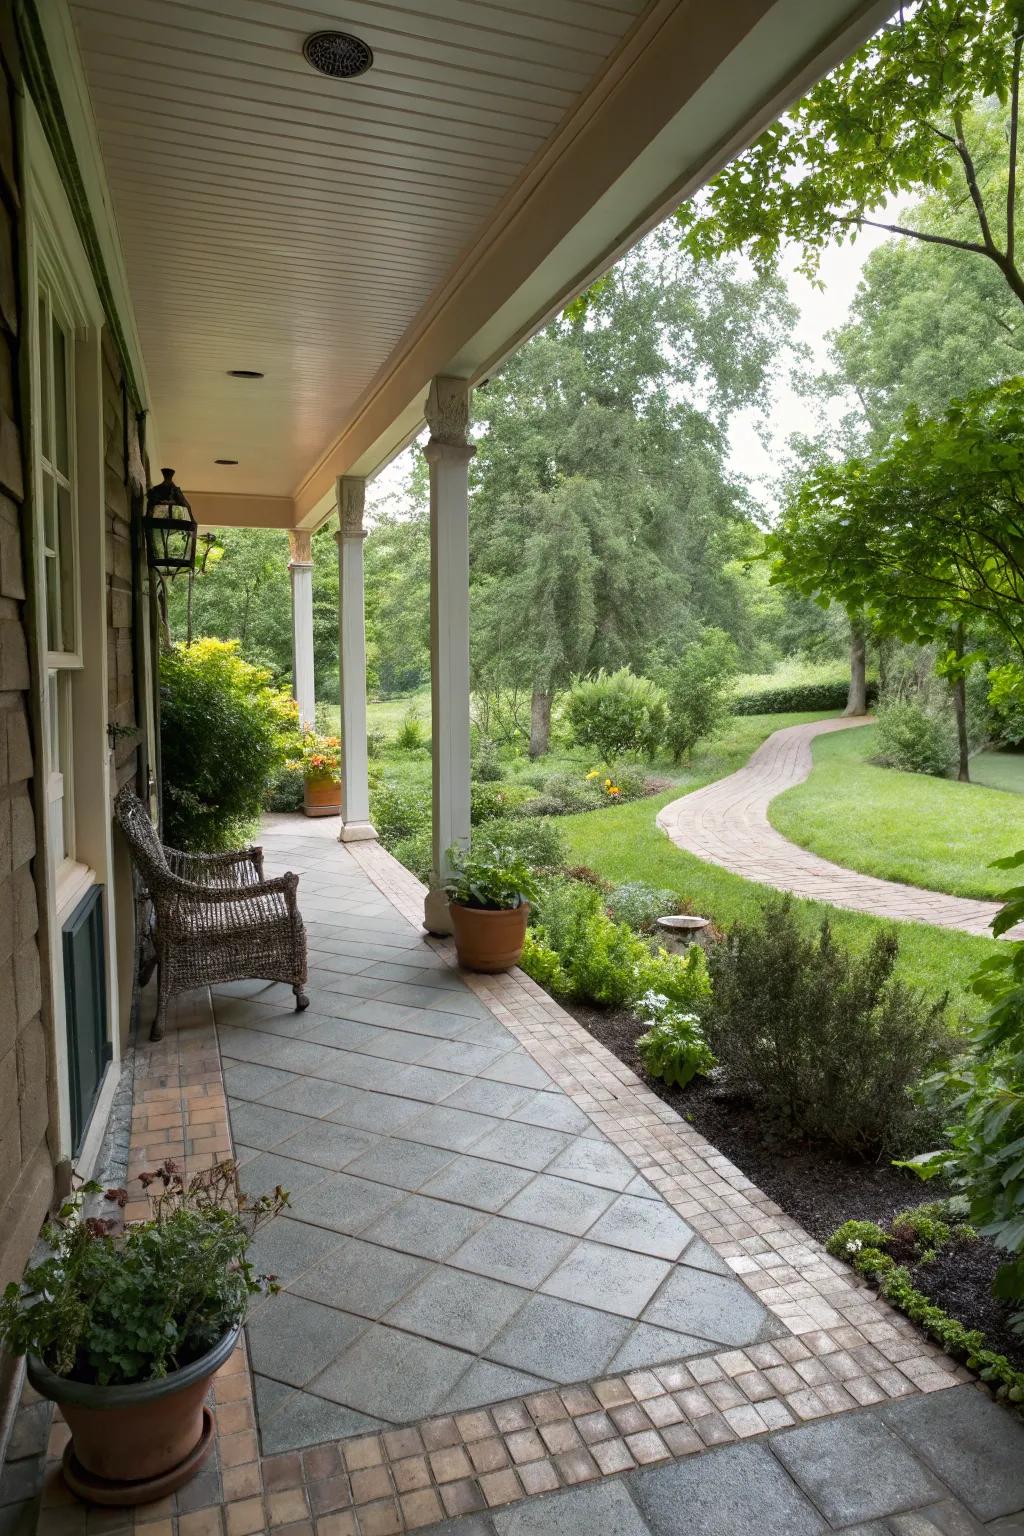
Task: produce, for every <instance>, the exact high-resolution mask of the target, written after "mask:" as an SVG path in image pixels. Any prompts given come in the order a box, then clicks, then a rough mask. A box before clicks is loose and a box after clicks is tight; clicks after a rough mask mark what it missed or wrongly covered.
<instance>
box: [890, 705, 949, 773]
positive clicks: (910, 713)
mask: <svg viewBox="0 0 1024 1536" xmlns="http://www.w3.org/2000/svg"><path fill="white" fill-rule="evenodd" d="M955 761H956V731H955V727H954V724H953V720H952V717H951V716H948V717H947V716H943V715H941V714H939V713H937V712H936V711H934V710H931V709H926V708H925V707H924V706H923V705H921V704H915V703H913V702H912V701H910V700H906V701H895V702H893V703H891V704H885V705H883V706H882V708H881V709H880V710H879V711H878V724H877V725H876V727H875V750H874V754H873V757H872V762H875V763H878V764H879V766H880V767H883V768H900V769H902V770H903V772H904V773H929V774H932V775H933V776H934V777H936V778H944V777H945V775H946V774H947V773H948V772H949V770H950V768H951V767H952V766H953V763H954V762H955Z"/></svg>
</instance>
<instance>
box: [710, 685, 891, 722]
mask: <svg viewBox="0 0 1024 1536" xmlns="http://www.w3.org/2000/svg"><path fill="white" fill-rule="evenodd" d="M848 692H849V687H848V684H846V683H844V682H841V681H836V682H826V683H785V684H780V685H779V686H778V687H775V688H762V689H760V690H759V691H758V692H757V693H744V694H741V695H739V696H738V697H735V698H733V700H732V705H731V709H732V713H733V714H734V715H787V714H790V713H794V714H795V713H796V712H798V711H803V710H807V711H810V710H816V709H845V707H846V699H847V695H848ZM867 695H868V703H869V704H871V703H873V702H874V700H875V698H876V697H877V695H878V684H877V683H875V682H869V683H868V687H867Z"/></svg>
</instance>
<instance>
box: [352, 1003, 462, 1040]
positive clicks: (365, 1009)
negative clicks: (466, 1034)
mask: <svg viewBox="0 0 1024 1536" xmlns="http://www.w3.org/2000/svg"><path fill="white" fill-rule="evenodd" d="M346 1012H347V1017H349V1018H352V1019H361V1020H362V1022H363V1023H364V1024H376V1026H377V1028H378V1029H388V1030H404V1031H406V1032H407V1033H409V1034H418V1035H423V1036H424V1038H432V1039H433V1040H434V1041H435V1043H436V1044H437V1045H442V1044H444V1042H445V1041H446V1040H454V1039H455V1038H456V1036H457V1035H458V1034H461V1032H462V1030H463V1029H464V1028H465V1020H464V1019H462V1020H461V1022H460V1017H459V1016H458V1015H456V1014H453V1013H449V1012H447V1011H445V1010H443V1009H439V1008H426V1007H423V1008H407V1007H405V1005H404V1004H402V1003H398V1002H385V1001H384V1000H383V999H382V998H375V999H374V1000H373V1001H372V1002H360V1003H353V1004H352V1006H351V1008H350V1009H347V1010H346Z"/></svg>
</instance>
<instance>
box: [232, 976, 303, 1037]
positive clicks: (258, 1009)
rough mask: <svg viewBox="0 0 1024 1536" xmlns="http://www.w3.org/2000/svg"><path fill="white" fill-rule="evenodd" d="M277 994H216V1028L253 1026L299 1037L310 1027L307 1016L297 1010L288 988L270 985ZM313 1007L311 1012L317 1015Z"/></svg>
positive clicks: (253, 1027)
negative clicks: (234, 995) (258, 997)
mask: <svg viewBox="0 0 1024 1536" xmlns="http://www.w3.org/2000/svg"><path fill="white" fill-rule="evenodd" d="M273 993H274V994H276V995H268V996H265V997H263V998H262V999H261V1000H259V1001H257V1000H256V999H254V998H241V997H217V998H215V999H214V1004H213V1012H214V1017H215V1018H216V1020H217V1028H218V1030H220V1029H229V1028H238V1029H253V1030H259V1031H260V1032H261V1033H265V1034H270V1035H283V1036H284V1037H286V1038H288V1039H294V1040H298V1039H299V1038H300V1037H301V1036H302V1035H304V1034H305V1032H306V1030H307V1029H308V1027H309V1022H310V1016H309V1014H308V1013H306V1012H305V1011H303V1012H302V1013H296V1011H295V999H294V997H292V996H290V993H291V988H290V987H289V988H287V989H286V988H284V987H278V986H277V985H276V984H275V986H274V988H273ZM316 1011H317V1010H315V1009H314V1010H313V1016H314V1017H315V1016H316Z"/></svg>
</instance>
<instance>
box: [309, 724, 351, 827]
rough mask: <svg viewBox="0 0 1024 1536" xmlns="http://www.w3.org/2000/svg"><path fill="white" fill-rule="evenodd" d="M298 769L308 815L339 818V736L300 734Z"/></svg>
mask: <svg viewBox="0 0 1024 1536" xmlns="http://www.w3.org/2000/svg"><path fill="white" fill-rule="evenodd" d="M299 766H300V767H301V769H302V777H303V782H304V785H305V792H304V801H303V810H304V811H305V813H306V815H307V816H340V815H341V737H340V736H321V735H320V733H319V732H318V731H303V733H302V744H301V748H300V752H299Z"/></svg>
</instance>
